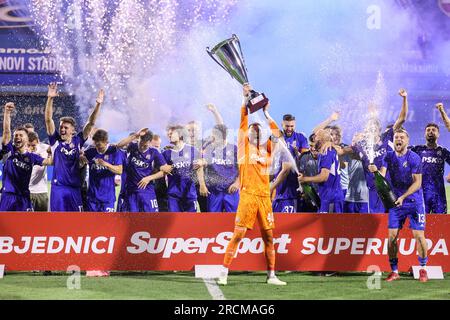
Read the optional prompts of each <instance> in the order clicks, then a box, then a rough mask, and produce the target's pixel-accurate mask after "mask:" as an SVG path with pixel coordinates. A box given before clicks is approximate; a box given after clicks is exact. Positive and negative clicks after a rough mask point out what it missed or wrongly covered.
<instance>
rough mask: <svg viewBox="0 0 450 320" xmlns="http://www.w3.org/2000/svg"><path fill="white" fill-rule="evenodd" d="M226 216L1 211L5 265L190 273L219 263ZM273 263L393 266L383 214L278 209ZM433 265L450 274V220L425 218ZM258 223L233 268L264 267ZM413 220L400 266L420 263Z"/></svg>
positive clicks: (309, 267) (229, 221) (229, 223)
mask: <svg viewBox="0 0 450 320" xmlns="http://www.w3.org/2000/svg"><path fill="white" fill-rule="evenodd" d="M234 217H235V215H234V214H229V213H86V212H85V213H37V212H34V213H27V212H20V213H12V212H3V213H0V265H2V264H4V265H5V267H6V270H10V271H27V270H68V268H74V266H75V267H76V268H79V269H80V270H179V271H182V270H193V269H194V266H195V265H209V264H221V263H222V259H223V254H224V251H225V248H226V245H227V243H228V241H229V239H230V238H231V235H232V231H233V228H234ZM275 225H276V227H275V230H274V238H275V240H274V242H275V249H276V251H277V256H276V257H277V258H276V268H277V269H278V270H292V271H295V270H297V271H321V270H322V271H325V270H327V271H330V270H332V271H367V269H368V267H369V266H378V267H379V268H380V270H382V271H388V270H389V263H388V259H387V244H388V241H387V215H386V214H309V213H308V214H306V213H305V214H303V213H292V214H289V213H276V214H275ZM425 234H426V237H427V242H428V245H429V250H428V254H429V263H428V264H429V265H430V266H442V268H443V270H444V272H449V271H450V259H449V256H448V243H449V241H450V217H448V216H447V215H427V222H426V233H425ZM263 251H264V245H263V242H262V239H261V237H260V231H259V227H258V224H257V223H256V225H255V228H254V229H253V230H249V231H248V232H247V234H246V237H245V238H244V239H243V241H242V243H241V244H240V246H239V249H238V252H237V256H236V259H235V260H234V261H233V264H232V270H249V271H253V270H255V271H256V270H265V268H266V265H265V259H264V254H263ZM417 264H418V262H417V253H416V245H415V240H414V239H413V238H412V234H411V231H410V230H409V228H408V222H407V223H406V225H405V227H404V229H403V230H402V231H401V233H400V237H399V269H400V271H407V270H408V269H409V268H410V266H412V265H417Z"/></svg>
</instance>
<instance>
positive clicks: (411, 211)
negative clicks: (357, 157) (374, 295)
mask: <svg viewBox="0 0 450 320" xmlns="http://www.w3.org/2000/svg"><path fill="white" fill-rule="evenodd" d="M408 144H409V135H408V132H407V131H406V130H404V129H397V130H395V133H394V148H395V151H389V152H387V153H386V155H385V156H384V158H383V160H382V164H381V166H380V173H381V174H382V175H383V176H386V173H387V172H389V173H390V177H389V178H388V180H389V182H390V183H391V185H392V189H393V191H394V193H395V195H396V196H397V197H398V198H397V201H396V202H395V204H396V207H394V208H392V209H390V210H389V225H388V229H389V242H388V255H389V263H390V265H391V269H392V272H391V273H390V274H389V276H388V277H387V279H386V281H394V280H398V279H399V278H400V276H399V274H398V243H397V240H398V234H399V230H401V229H402V227H403V225H404V223H405V221H406V218H409V227H410V229H412V234H413V236H414V239H415V240H416V243H417V252H418V260H419V264H420V266H421V267H422V269H420V271H419V275H420V276H419V281H421V282H426V281H427V280H428V276H427V271H426V270H425V269H424V267H425V266H426V264H427V261H428V257H427V250H428V249H427V241H426V239H425V231H424V230H425V221H426V218H425V217H426V216H425V211H424V204H423V193H422V188H421V185H422V163H421V159H420V157H419V156H418V155H417V154H416V153H414V152H413V151H411V150H408ZM369 170H370V171H371V172H372V173H374V172H376V171H378V168H377V166H376V165H370V166H369Z"/></svg>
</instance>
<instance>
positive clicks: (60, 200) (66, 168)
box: [45, 83, 105, 211]
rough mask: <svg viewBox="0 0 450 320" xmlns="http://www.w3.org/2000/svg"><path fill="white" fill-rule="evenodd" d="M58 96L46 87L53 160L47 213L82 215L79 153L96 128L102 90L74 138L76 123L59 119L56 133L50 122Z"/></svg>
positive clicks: (54, 88) (46, 109)
mask: <svg viewBox="0 0 450 320" xmlns="http://www.w3.org/2000/svg"><path fill="white" fill-rule="evenodd" d="M57 96H58V91H57V85H56V83H51V84H50V85H49V86H48V93H47V97H48V98H47V103H46V105H45V126H46V128H47V134H48V137H49V141H50V146H51V149H52V154H53V159H54V169H53V177H52V190H51V193H50V210H51V211H82V208H83V202H82V198H81V184H82V181H81V173H80V167H79V165H80V150H81V148H82V147H83V145H84V143H85V142H86V140H87V138H88V136H89V134H90V132H91V129H92V128H93V127H94V125H95V121H96V119H97V116H98V114H99V112H100V106H101V104H102V103H103V100H104V96H105V94H104V91H103V89H102V90H100V91H99V93H98V96H97V100H96V104H95V107H94V110H93V111H92V113H91V114H90V116H89V119H88V121H87V123H86V124H85V126H84V128H83V130H82V131H81V132H79V133H78V134H75V126H76V123H75V119H73V118H71V117H62V118H61V119H60V121H59V130H56V128H55V123H54V121H53V100H54V98H56V97H57Z"/></svg>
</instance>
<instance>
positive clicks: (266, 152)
mask: <svg viewBox="0 0 450 320" xmlns="http://www.w3.org/2000/svg"><path fill="white" fill-rule="evenodd" d="M251 90H252V89H251V86H250V85H249V84H245V85H244V87H243V93H244V103H243V105H242V108H241V123H240V127H239V135H238V161H239V162H238V163H239V177H240V199H239V205H238V209H237V212H236V219H235V228H234V233H233V236H232V238H231V240H230V242H229V243H228V246H227V248H226V252H225V256H224V260H223V270H222V271H221V274H220V276H219V279H218V281H217V283H218V284H219V285H226V284H227V278H228V268H229V267H230V265H231V262H232V260H233V258H234V255H235V254H236V250H237V248H238V245H239V243H240V242H241V240H242V239H243V237H244V236H245V233H246V232H247V229H252V228H253V226H254V224H255V220H256V219H258V222H259V226H260V229H261V235H262V238H263V241H264V246H265V257H266V263H267V283H268V284H272V285H286V282H283V281H281V280H280V279H278V278H277V276H276V275H275V248H274V245H273V228H274V227H275V224H274V216H273V213H272V203H271V201H270V185H269V172H268V171H269V170H268V169H269V168H270V162H271V157H272V151H273V148H274V143H276V140H277V139H279V138H282V137H283V134H282V133H281V131H280V130H279V128H278V126H277V124H276V122H275V121H274V120H273V119H272V118H271V117H270V115H269V113H268V108H269V105H266V106H265V107H264V115H265V117H266V119H267V120H268V122H269V126H270V129H271V131H272V136H271V137H270V138H269V140H268V141H267V142H266V143H261V131H262V128H261V125H260V124H259V123H253V124H251V125H250V126H249V125H248V110H247V107H246V105H247V101H248V100H249V98H250V92H251Z"/></svg>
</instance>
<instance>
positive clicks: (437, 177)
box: [411, 123, 450, 213]
mask: <svg viewBox="0 0 450 320" xmlns="http://www.w3.org/2000/svg"><path fill="white" fill-rule="evenodd" d="M438 139H439V126H438V125H437V124H435V123H429V124H427V126H426V127H425V140H426V141H427V143H426V144H425V145H417V146H413V147H411V150H412V151H414V152H415V153H417V154H418V155H419V156H420V157H421V159H422V166H423V174H422V189H423V196H424V200H425V212H426V213H447V198H446V196H445V185H444V168H445V163H448V164H450V151H449V150H448V149H447V148H444V147H442V146H440V145H438V143H437V141H438Z"/></svg>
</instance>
